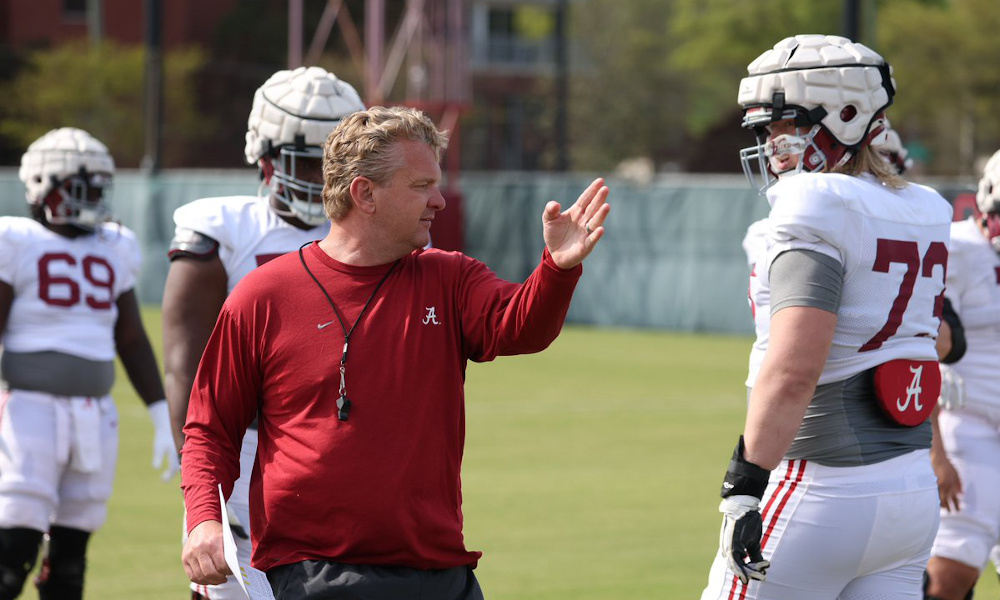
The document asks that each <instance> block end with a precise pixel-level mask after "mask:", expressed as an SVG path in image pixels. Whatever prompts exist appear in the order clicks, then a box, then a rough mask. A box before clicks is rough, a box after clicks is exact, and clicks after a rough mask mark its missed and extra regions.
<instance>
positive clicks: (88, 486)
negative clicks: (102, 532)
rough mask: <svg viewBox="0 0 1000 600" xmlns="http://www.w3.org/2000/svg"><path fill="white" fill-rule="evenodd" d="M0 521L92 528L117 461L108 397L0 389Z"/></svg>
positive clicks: (114, 416) (103, 510)
mask: <svg viewBox="0 0 1000 600" xmlns="http://www.w3.org/2000/svg"><path fill="white" fill-rule="evenodd" d="M0 403H2V407H3V408H2V412H0V527H2V528H10V527H27V528H30V529H35V530H38V531H48V530H49V526H50V525H53V524H55V525H59V526H62V527H69V528H73V529H80V530H83V531H91V532H92V531H96V530H97V529H99V528H100V527H101V525H103V524H104V521H105V520H106V519H107V513H108V507H107V503H108V498H110V497H111V487H112V484H113V482H114V477H115V464H116V462H117V460H118V409H117V408H116V407H115V404H114V401H113V400H112V399H111V396H104V397H101V398H86V397H82V396H80V397H78V396H74V397H68V396H53V395H51V394H46V393H42V392H28V391H24V390H10V391H9V392H0Z"/></svg>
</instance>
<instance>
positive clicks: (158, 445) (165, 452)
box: [147, 400, 180, 481]
mask: <svg viewBox="0 0 1000 600" xmlns="http://www.w3.org/2000/svg"><path fill="white" fill-rule="evenodd" d="M147 408H149V418H150V419H152V421H153V468H154V469H157V470H159V469H160V467H161V466H166V469H165V470H164V471H163V473H162V474H161V475H160V479H162V480H163V481H169V480H170V478H171V477H173V476H174V475H175V474H176V473H177V471H179V470H180V460H179V459H178V457H177V448H176V447H174V436H173V434H172V433H171V432H170V411H169V410H168V409H167V401H166V400H157V401H156V402H153V403H152V404H150V405H149V406H148V407H147ZM164 460H165V461H166V465H164Z"/></svg>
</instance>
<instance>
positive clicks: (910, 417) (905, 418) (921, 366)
mask: <svg viewBox="0 0 1000 600" xmlns="http://www.w3.org/2000/svg"><path fill="white" fill-rule="evenodd" d="M940 395H941V370H940V369H939V368H938V363H937V361H936V360H909V359H899V360H891V361H889V362H887V363H883V364H881V365H879V366H877V367H875V397H876V398H878V403H879V406H881V407H882V410H883V411H885V413H886V414H887V415H889V418H891V419H892V420H893V421H894V422H896V423H898V424H900V425H903V426H904V427H916V426H917V425H920V424H921V423H923V422H924V421H926V420H927V417H929V416H931V412H932V411H933V410H934V407H935V406H937V401H938V396H940Z"/></svg>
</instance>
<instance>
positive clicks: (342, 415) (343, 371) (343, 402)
mask: <svg viewBox="0 0 1000 600" xmlns="http://www.w3.org/2000/svg"><path fill="white" fill-rule="evenodd" d="M311 243H312V242H309V244H311ZM309 244H304V245H302V247H300V248H299V260H301V261H302V266H303V267H304V268H305V270H306V273H309V276H310V277H312V280H313V281H315V282H316V285H318V286H319V289H320V291H322V292H323V295H324V296H326V301H327V302H329V303H330V308H332V309H333V314H334V315H336V316H337V321H338V322H339V323H340V328H341V329H342V330H343V331H344V352H343V354H341V355H340V391H339V393H340V397H339V398H337V418H339V419H340V420H341V421H346V420H347V415H348V414H349V413H350V412H351V401H350V400H349V399H348V398H347V347H348V344H349V343H350V341H351V334H353V333H354V328H355V327H357V326H358V323H360V322H361V317H363V316H364V315H365V311H366V310H368V305H369V304H371V302H372V299H373V298H375V294H377V293H378V290H379V288H381V287H382V284H383V283H385V280H386V279H388V278H389V275H390V274H391V273H392V272H393V271H394V270H396V265H398V264H399V260H397V261H396V262H394V263H392V266H391V267H389V270H388V271H386V272H385V275H383V276H382V279H381V280H380V281H379V282H378V285H376V286H375V289H374V290H372V294H371V296H368V300H367V301H365V305H364V306H363V307H362V308H361V312H360V313H359V314H358V318H357V319H356V320H355V321H354V325H351V328H350V329H347V325H345V324H344V319H343V317H341V316H340V311H339V310H337V305H336V304H334V303H333V298H331V297H330V294H328V293H327V291H326V288H324V287H323V284H322V283H320V282H319V279H316V276H315V275H313V273H312V271H310V270H309V265H307V264H306V257H305V255H304V254H303V252H302V248H305V247H306V246H308V245H309Z"/></svg>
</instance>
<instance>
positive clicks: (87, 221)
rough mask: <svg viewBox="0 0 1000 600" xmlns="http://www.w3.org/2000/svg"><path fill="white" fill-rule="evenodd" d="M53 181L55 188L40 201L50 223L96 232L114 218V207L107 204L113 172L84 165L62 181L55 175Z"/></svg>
mask: <svg viewBox="0 0 1000 600" xmlns="http://www.w3.org/2000/svg"><path fill="white" fill-rule="evenodd" d="M51 181H52V186H51V190H50V191H49V193H48V194H46V195H45V196H44V197H43V198H42V199H41V202H40V206H41V209H42V211H43V212H44V214H45V220H46V221H47V222H48V223H49V224H51V225H71V226H73V227H77V228H79V229H82V230H84V231H94V230H95V229H97V227H99V226H100V225H101V224H102V223H107V222H108V221H110V220H111V210H110V209H109V208H108V206H107V204H105V201H106V200H107V198H108V197H110V193H111V188H112V182H113V178H112V176H111V175H110V174H109V173H88V172H87V170H86V169H85V168H83V167H80V171H79V172H78V173H76V174H74V175H71V176H69V177H66V178H63V179H61V180H60V179H58V178H57V177H55V176H52V179H51Z"/></svg>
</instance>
